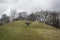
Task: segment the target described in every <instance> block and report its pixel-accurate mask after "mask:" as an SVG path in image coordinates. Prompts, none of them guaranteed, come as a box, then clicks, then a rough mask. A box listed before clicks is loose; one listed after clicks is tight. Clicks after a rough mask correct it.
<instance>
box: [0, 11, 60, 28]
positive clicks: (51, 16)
mask: <svg viewBox="0 0 60 40" xmlns="http://www.w3.org/2000/svg"><path fill="white" fill-rule="evenodd" d="M10 14H11V16H7V15H6V14H3V15H2V17H1V19H0V25H2V24H5V23H9V22H10V21H16V20H27V21H39V22H42V23H45V24H48V25H52V26H55V27H57V28H60V27H59V26H60V17H59V16H60V13H58V12H56V11H53V12H52V11H38V12H34V13H33V12H32V13H31V14H30V15H28V13H27V12H18V13H17V12H16V10H11V12H10ZM16 14H18V17H16V18H15V16H16Z"/></svg>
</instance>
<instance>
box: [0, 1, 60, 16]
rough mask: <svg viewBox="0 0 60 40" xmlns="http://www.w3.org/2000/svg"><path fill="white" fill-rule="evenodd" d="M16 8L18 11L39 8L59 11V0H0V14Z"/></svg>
mask: <svg viewBox="0 0 60 40" xmlns="http://www.w3.org/2000/svg"><path fill="white" fill-rule="evenodd" d="M14 8H16V9H17V10H18V11H27V12H28V13H30V12H32V11H33V12H34V11H40V10H52V11H54V10H55V11H60V0H0V16H1V15H2V13H4V12H6V13H7V14H9V11H10V9H14Z"/></svg>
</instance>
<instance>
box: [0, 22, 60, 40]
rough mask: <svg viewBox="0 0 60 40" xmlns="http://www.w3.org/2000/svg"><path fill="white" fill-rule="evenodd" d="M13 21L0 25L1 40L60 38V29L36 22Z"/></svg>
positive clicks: (48, 39)
mask: <svg viewBox="0 0 60 40" xmlns="http://www.w3.org/2000/svg"><path fill="white" fill-rule="evenodd" d="M25 22H26V21H13V22H10V23H7V24H4V25H2V26H0V40H60V30H59V29H57V28H54V27H52V26H49V25H46V24H43V23H39V22H35V21H29V22H31V24H30V25H26V24H25Z"/></svg>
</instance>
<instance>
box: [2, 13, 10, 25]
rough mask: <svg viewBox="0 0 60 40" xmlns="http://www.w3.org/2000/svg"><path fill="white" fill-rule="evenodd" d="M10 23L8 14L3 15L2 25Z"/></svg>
mask: <svg viewBox="0 0 60 40" xmlns="http://www.w3.org/2000/svg"><path fill="white" fill-rule="evenodd" d="M8 22H9V17H8V16H7V15H6V14H3V15H2V18H1V23H2V24H4V23H8Z"/></svg>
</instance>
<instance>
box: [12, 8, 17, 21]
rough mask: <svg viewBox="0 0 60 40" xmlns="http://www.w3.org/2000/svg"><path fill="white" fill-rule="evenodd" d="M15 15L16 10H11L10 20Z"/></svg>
mask: <svg viewBox="0 0 60 40" xmlns="http://www.w3.org/2000/svg"><path fill="white" fill-rule="evenodd" d="M15 15H16V9H12V10H11V19H12V20H13V19H15Z"/></svg>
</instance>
